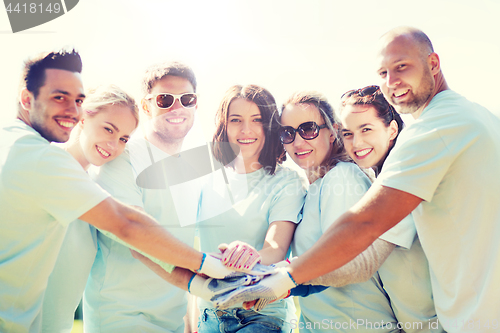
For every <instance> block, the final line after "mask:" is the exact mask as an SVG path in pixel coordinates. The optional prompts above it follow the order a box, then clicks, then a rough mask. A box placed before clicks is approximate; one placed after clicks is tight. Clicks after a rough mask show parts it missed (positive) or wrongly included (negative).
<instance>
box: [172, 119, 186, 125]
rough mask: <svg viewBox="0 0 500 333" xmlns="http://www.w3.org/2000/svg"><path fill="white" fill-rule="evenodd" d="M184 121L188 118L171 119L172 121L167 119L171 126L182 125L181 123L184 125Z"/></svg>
mask: <svg viewBox="0 0 500 333" xmlns="http://www.w3.org/2000/svg"><path fill="white" fill-rule="evenodd" d="M184 120H186V118H170V119H167V121H168V122H169V123H171V124H180V123H183V122H184Z"/></svg>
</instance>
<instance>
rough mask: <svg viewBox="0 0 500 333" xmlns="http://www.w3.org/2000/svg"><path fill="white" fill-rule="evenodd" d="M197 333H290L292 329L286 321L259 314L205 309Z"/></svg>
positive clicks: (233, 310) (234, 310) (235, 310)
mask: <svg viewBox="0 0 500 333" xmlns="http://www.w3.org/2000/svg"><path fill="white" fill-rule="evenodd" d="M198 332H199V333H232V332H238V333H265V332H273V333H274V332H275V333H291V332H292V328H291V325H290V324H289V323H287V322H286V321H284V320H282V319H280V318H277V317H273V316H266V315H262V314H259V313H258V312H255V311H253V310H245V309H242V308H237V309H228V310H216V309H205V310H203V312H202V313H201V314H200V321H199V322H198Z"/></svg>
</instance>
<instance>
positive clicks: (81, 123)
mask: <svg viewBox="0 0 500 333" xmlns="http://www.w3.org/2000/svg"><path fill="white" fill-rule="evenodd" d="M84 120H85V118H83V117H82V119H80V121H79V122H78V125H80V127H81V128H83V122H84Z"/></svg>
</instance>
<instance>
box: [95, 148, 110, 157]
mask: <svg viewBox="0 0 500 333" xmlns="http://www.w3.org/2000/svg"><path fill="white" fill-rule="evenodd" d="M96 148H97V151H98V152H99V153H101V155H103V156H104V157H109V155H111V154H110V153H108V152H107V151H105V150H104V149H102V148H101V147H99V146H96Z"/></svg>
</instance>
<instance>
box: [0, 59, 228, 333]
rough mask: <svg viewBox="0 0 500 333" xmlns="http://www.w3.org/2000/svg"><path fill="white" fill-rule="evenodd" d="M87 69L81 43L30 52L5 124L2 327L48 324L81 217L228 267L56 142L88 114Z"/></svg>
mask: <svg viewBox="0 0 500 333" xmlns="http://www.w3.org/2000/svg"><path fill="white" fill-rule="evenodd" d="M81 70H82V62H81V59H80V55H79V54H78V53H76V52H75V51H71V52H67V51H61V52H52V53H46V54H42V55H40V56H37V57H35V58H33V59H31V60H28V61H27V62H26V63H25V68H24V72H23V76H22V85H21V91H20V97H19V103H20V106H19V112H18V119H16V120H15V121H13V122H12V123H11V124H10V125H8V126H6V127H3V128H1V129H0V332H16V333H24V332H39V331H40V329H41V327H40V324H41V317H42V316H41V307H42V301H43V295H44V292H45V289H46V288H47V280H48V278H49V275H50V273H51V271H52V269H53V267H54V264H55V261H56V258H57V256H58V252H59V249H60V247H61V244H62V241H63V238H64V235H65V232H66V229H67V226H68V224H69V223H70V222H72V221H74V220H76V219H77V218H79V219H81V220H83V221H86V222H88V223H90V224H92V225H94V226H95V227H97V228H99V229H102V230H105V231H108V232H111V233H114V234H115V235H116V236H118V237H119V238H120V239H121V240H123V241H125V242H126V243H129V244H130V245H132V246H134V247H136V248H138V249H140V250H142V251H144V252H145V253H147V254H149V255H151V256H153V257H156V258H157V259H159V260H161V261H163V262H165V263H170V264H171V265H169V268H170V269H174V266H173V265H176V266H179V267H184V268H187V269H190V270H193V271H194V270H197V269H199V270H200V271H201V272H203V271H205V270H206V268H209V267H217V268H216V269H214V270H213V272H214V273H213V274H219V273H218V272H220V271H221V268H223V267H224V266H223V265H222V264H221V263H220V261H217V260H215V261H213V260H212V258H207V259H205V260H202V258H203V254H202V253H200V252H198V251H195V250H194V249H193V248H192V247H190V246H188V245H186V244H184V243H182V242H181V241H179V240H178V239H177V238H175V237H173V236H172V235H171V234H170V233H169V232H167V231H166V230H164V229H163V228H159V227H158V223H157V222H156V221H155V220H154V219H153V218H151V217H150V216H149V215H146V214H144V213H142V212H140V211H138V210H137V209H134V208H132V207H130V206H127V205H124V204H122V203H119V202H118V201H116V200H114V199H113V198H111V197H110V196H109V194H108V193H107V192H105V191H103V190H102V189H101V188H100V187H99V186H97V185H96V184H95V183H94V182H93V181H92V180H91V179H90V177H89V176H88V175H87V174H86V173H85V171H84V170H83V168H82V167H81V166H80V164H79V163H78V162H77V161H76V160H75V159H74V158H73V157H72V156H71V155H70V154H69V153H68V152H66V151H64V150H63V149H61V148H59V147H56V146H54V145H51V144H50V142H53V141H57V142H64V141H66V140H68V138H69V134H70V132H71V129H72V128H73V127H74V126H75V125H76V123H77V122H78V121H79V119H80V117H81V112H82V110H81V104H82V102H83V99H84V98H85V96H84V94H83V86H82V81H81V77H80V72H81ZM212 262H214V263H215V266H213V265H212ZM200 265H202V266H203V267H200ZM167 266H168V265H167ZM178 271H179V269H178ZM183 272H184V273H188V275H189V276H188V279H189V277H191V276H192V273H190V271H188V270H184V271H183ZM127 273H129V272H127ZM184 273H183V274H184ZM209 274H211V275H213V274H212V273H209ZM221 277H222V276H221ZM184 285H185V284H184ZM134 287H137V286H134Z"/></svg>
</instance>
